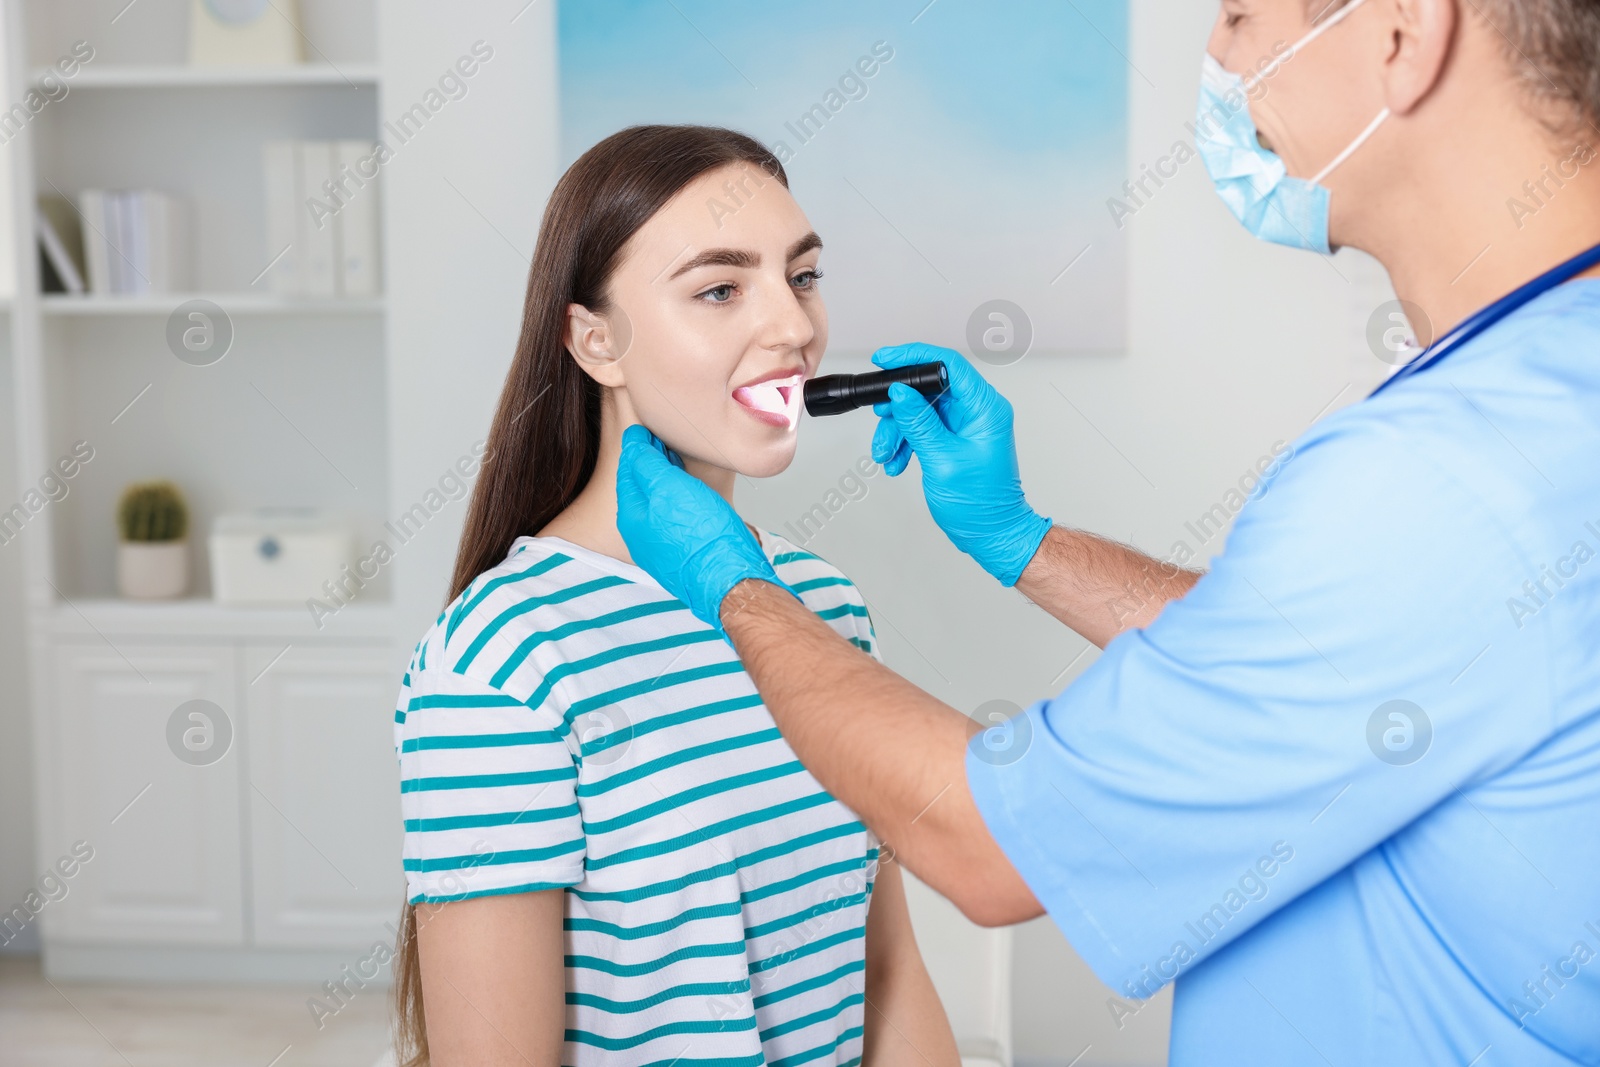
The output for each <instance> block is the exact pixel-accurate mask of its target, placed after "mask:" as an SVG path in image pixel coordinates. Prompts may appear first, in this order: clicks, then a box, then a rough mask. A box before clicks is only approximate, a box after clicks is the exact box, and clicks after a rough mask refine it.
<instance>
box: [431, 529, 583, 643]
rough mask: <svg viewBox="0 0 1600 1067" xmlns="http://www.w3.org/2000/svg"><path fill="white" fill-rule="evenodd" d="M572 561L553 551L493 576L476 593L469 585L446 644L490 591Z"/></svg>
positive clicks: (454, 615)
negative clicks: (519, 567)
mask: <svg viewBox="0 0 1600 1067" xmlns="http://www.w3.org/2000/svg"><path fill="white" fill-rule="evenodd" d="M571 562H572V557H571V556H564V555H562V554H561V553H559V552H553V553H551V554H550V555H549V556H548V557H546V558H545V559H542V560H540V561H539V562H538V563H535V564H533V565H532V566H531V567H527V568H525V569H523V570H520V571H517V572H515V573H513V574H503V575H501V576H500V577H498V578H491V579H490V580H489V581H487V582H485V583H483V586H482V587H481V588H480V589H479V590H478V591H477V592H476V593H474V592H473V591H472V586H470V585H468V586H467V588H466V589H465V590H464V591H463V594H462V596H461V597H460V598H459V603H458V604H457V605H456V610H455V613H454V614H452V615H451V616H450V624H449V625H448V626H446V627H445V630H444V640H445V644H447V645H448V644H449V643H450V638H452V637H454V636H455V632H456V627H457V626H459V625H461V620H462V619H463V618H465V617H466V615H467V613H468V612H470V611H472V609H473V608H476V607H477V606H478V605H479V604H482V603H483V601H484V598H485V597H487V596H488V595H489V594H490V593H492V592H494V591H495V590H496V589H499V588H500V587H501V586H504V585H510V584H511V583H512V582H522V581H527V580H528V579H529V578H537V577H539V576H540V575H542V574H547V573H549V572H550V571H553V570H555V569H556V568H557V567H559V566H561V565H562V564H563V563H571ZM442 617H443V616H441V618H442ZM436 625H437V624H436Z"/></svg>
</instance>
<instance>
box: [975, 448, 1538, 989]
mask: <svg viewBox="0 0 1600 1067" xmlns="http://www.w3.org/2000/svg"><path fill="white" fill-rule="evenodd" d="M1328 422H1329V423H1333V422H1334V420H1333V419H1330V420H1328ZM1338 425H1339V426H1340V427H1341V429H1338V430H1334V429H1324V430H1322V432H1320V433H1317V432H1313V433H1312V434H1310V435H1308V443H1304V444H1301V445H1299V446H1298V450H1297V451H1296V452H1294V453H1292V454H1291V455H1289V456H1288V457H1287V458H1286V459H1285V460H1284V461H1283V462H1282V466H1281V469H1280V470H1279V471H1278V472H1277V473H1276V477H1275V478H1273V479H1272V480H1271V481H1270V483H1269V485H1268V488H1267V489H1266V490H1265V492H1263V493H1261V494H1260V495H1258V496H1257V497H1256V498H1255V499H1253V500H1251V501H1249V502H1248V503H1247V504H1246V505H1245V506H1244V508H1243V511H1242V512H1241V513H1240V514H1239V516H1238V518H1237V521H1236V524H1235V527H1234V530H1233V532H1232V534H1231V535H1230V537H1229V539H1228V542H1227V547H1226V551H1225V552H1224V553H1223V555H1221V556H1220V557H1219V558H1218V559H1217V560H1216V562H1215V565H1214V567H1213V569H1212V570H1211V572H1210V573H1209V574H1207V575H1206V576H1205V577H1203V578H1202V579H1201V580H1200V582H1199V583H1198V584H1197V585H1196V586H1195V587H1194V589H1193V590H1192V591H1191V592H1190V593H1189V595H1188V596H1187V597H1185V598H1184V599H1182V600H1180V601H1176V602H1172V603H1169V604H1167V605H1166V607H1165V608H1164V610H1163V611H1162V612H1161V614H1160V616H1159V617H1158V618H1157V619H1156V620H1155V621H1154V622H1153V623H1152V624H1150V625H1149V626H1148V627H1146V628H1144V629H1143V630H1131V631H1128V632H1125V633H1123V634H1121V635H1119V636H1118V637H1117V638H1116V639H1114V640H1113V641H1111V642H1110V644H1109V645H1108V646H1107V647H1106V649H1105V651H1104V652H1103V653H1102V654H1101V656H1100V658H1099V659H1098V660H1097V661H1096V662H1095V663H1093V664H1092V665H1091V666H1090V667H1089V668H1088V669H1087V670H1086V671H1085V672H1084V673H1083V674H1082V675H1081V676H1080V677H1079V678H1078V680H1077V681H1076V682H1074V683H1073V684H1072V685H1071V686H1070V687H1069V688H1068V689H1067V690H1066V691H1065V692H1063V693H1061V694H1060V695H1059V696H1057V697H1055V698H1053V699H1050V700H1042V701H1039V702H1037V703H1036V704H1034V705H1033V706H1032V707H1030V708H1029V709H1028V710H1027V712H1026V718H1027V722H1026V727H1025V728H1026V730H1027V731H1028V736H1027V737H1026V743H1025V744H1023V745H1016V746H1013V747H1012V748H1010V749H1007V750H1006V751H1005V752H1002V753H999V754H996V753H995V752H993V751H988V750H985V749H983V748H981V747H979V746H977V745H974V746H973V747H970V748H969V750H968V756H967V776H968V781H969V784H970V786H971V788H972V791H973V794H974V797H975V799H976V800H977V803H978V807H979V809H980V811H981V812H982V814H983V817H984V820H985V822H986V823H987V824H988V826H989V828H990V830H991V832H992V833H993V834H994V835H995V838H996V840H997V841H998V842H999V844H1000V845H1001V847H1002V849H1003V850H1004V851H1005V852H1006V854H1007V856H1008V857H1010V859H1011V860H1012V862H1013V863H1014V864H1015V865H1016V867H1017V869H1018V870H1019V872H1020V873H1021V874H1022V876H1023V878H1024V879H1025V881H1026V882H1027V883H1028V885H1029V886H1030V888H1031V889H1032V890H1033V891H1034V894H1035V895H1036V896H1037V897H1038V898H1039V900H1040V902H1041V903H1043V904H1044V906H1045V907H1046V909H1047V910H1048V911H1049V913H1050V915H1051V917H1052V918H1053V920H1054V921H1055V922H1056V923H1057V925H1058V926H1060V927H1061V928H1062V930H1063V931H1064V932H1065V933H1066V935H1067V937H1068V939H1069V940H1070V941H1071V942H1072V944H1073V946H1074V947H1075V948H1076V949H1077V950H1078V952H1079V953H1080V954H1081V955H1082V956H1083V957H1084V958H1085V959H1086V960H1087V961H1088V962H1089V964H1090V965H1091V967H1093V969H1094V970H1095V972H1096V973H1097V974H1098V975H1099V977H1100V978H1101V980H1102V981H1104V982H1106V983H1107V984H1108V985H1110V986H1112V987H1113V988H1114V989H1117V990H1118V991H1121V992H1126V993H1128V994H1129V995H1133V996H1141V997H1142V996H1147V995H1149V994H1150V993H1153V992H1155V990H1156V989H1157V988H1159V987H1160V985H1162V984H1164V983H1165V982H1166V981H1168V980H1170V979H1171V978H1173V977H1175V976H1176V975H1177V974H1178V973H1179V972H1180V971H1182V970H1183V969H1185V968H1186V967H1187V966H1189V965H1190V964H1191V963H1193V962H1196V961H1198V960H1201V959H1204V958H1206V957H1207V956H1209V955H1210V954H1211V953H1213V952H1215V951H1216V950H1217V949H1218V948H1220V947H1221V946H1223V945H1225V944H1227V943H1229V942H1231V941H1232V940H1234V939H1235V938H1237V937H1238V936H1239V934H1241V933H1243V932H1244V931H1246V930H1248V929H1250V928H1251V927H1253V926H1255V925H1256V924H1258V923H1260V922H1261V921H1262V920H1263V919H1265V918H1267V917H1268V916H1270V915H1272V914H1273V912H1275V911H1276V910H1277V909H1279V908H1281V907H1283V906H1284V905H1285V904H1287V903H1288V902H1290V901H1292V900H1294V899H1295V898H1296V897H1297V896H1298V895H1300V894H1302V893H1304V892H1306V891H1307V890H1309V889H1311V888H1312V887H1314V886H1316V885H1317V884H1318V883H1320V882H1322V881H1323V880H1324V879H1326V878H1328V877H1329V876H1330V875H1333V874H1334V873H1336V872H1338V871H1340V870H1342V869H1343V868H1344V867H1346V866H1347V865H1348V864H1350V863H1351V861H1352V860H1354V859H1356V858H1357V857H1359V856H1361V855H1363V854H1364V853H1366V852H1368V851H1370V850H1371V849H1373V848H1374V847H1375V846H1378V845H1379V844H1380V843H1382V842H1383V841H1384V840H1385V839H1386V838H1388V837H1390V836H1391V835H1392V834H1394V833H1395V832H1396V831H1397V830H1399V829H1401V828H1402V827H1404V826H1405V825H1406V824H1407V823H1408V822H1410V821H1411V820H1413V819H1415V818H1417V817H1418V816H1419V815H1421V814H1423V813H1425V812H1427V811H1428V810H1429V809H1430V808H1432V807H1433V806H1434V805H1435V804H1437V803H1439V802H1440V801H1441V800H1442V799H1444V798H1446V797H1449V796H1451V795H1452V794H1453V792H1454V791H1455V790H1456V789H1457V788H1458V787H1460V788H1467V787H1468V786H1467V783H1470V782H1472V781H1474V780H1475V779H1481V778H1483V777H1485V776H1487V775H1489V774H1492V773H1494V772H1495V771H1497V770H1500V769H1502V768H1504V767H1506V766H1509V765H1510V764H1511V763H1513V762H1515V761H1516V760H1517V759H1519V758H1520V757H1521V756H1522V755H1523V754H1525V753H1526V752H1528V751H1530V750H1531V749H1532V748H1533V747H1535V746H1536V745H1537V744H1538V743H1539V742H1540V741H1541V740H1543V739H1544V738H1545V737H1547V736H1549V734H1550V732H1551V730H1552V714H1551V710H1550V709H1551V706H1552V701H1551V695H1550V690H1549V685H1550V683H1549V676H1550V662H1549V658H1550V652H1549V647H1548V645H1547V643H1546V642H1545V641H1544V640H1542V639H1541V637H1540V636H1539V635H1537V634H1533V633H1527V634H1520V635H1519V634H1517V633H1515V631H1514V629H1513V628H1512V627H1511V625H1510V623H1509V621H1508V619H1507V615H1506V606H1505V598H1506V596H1507V595H1509V594H1510V593H1511V592H1514V591H1515V590H1517V589H1518V588H1519V587H1520V585H1521V583H1522V582H1523V580H1524V578H1525V576H1526V573H1527V570H1526V568H1527V564H1526V562H1525V561H1524V560H1523V559H1522V558H1521V555H1520V554H1519V552H1518V551H1517V549H1516V547H1515V545H1514V544H1513V540H1512V538H1511V536H1510V535H1509V534H1508V533H1507V532H1506V529H1505V528H1504V526H1503V525H1502V522H1501V519H1500V518H1499V517H1498V516H1497V515H1496V514H1494V513H1493V512H1492V511H1491V510H1490V509H1489V508H1487V507H1486V506H1485V505H1484V504H1483V502H1482V501H1481V500H1480V499H1479V497H1478V495H1477V494H1475V493H1474V492H1473V491H1471V490H1470V489H1469V488H1468V487H1466V486H1463V485H1462V484H1460V482H1459V481H1457V480H1456V479H1455V478H1454V477H1452V476H1451V475H1450V474H1449V473H1448V472H1446V471H1445V470H1443V469H1441V468H1440V467H1439V466H1437V465H1436V464H1433V463H1431V462H1430V461H1429V460H1427V459H1426V458H1423V457H1421V456H1420V455H1417V454H1415V453H1414V452H1408V450H1407V449H1405V448H1403V447H1401V445H1400V435H1398V434H1397V433H1393V432H1391V431H1387V430H1385V429H1384V428H1383V426H1382V425H1381V424H1378V423H1375V422H1371V421H1368V422H1359V421H1356V420H1344V421H1342V422H1340V423H1338ZM1017 729H1018V730H1019V731H1020V730H1022V729H1024V724H1022V723H1021V722H1019V723H1017ZM1308 965H1310V966H1314V965H1315V963H1314V961H1308Z"/></svg>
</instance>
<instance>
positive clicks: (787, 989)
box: [750, 959, 867, 1008]
mask: <svg viewBox="0 0 1600 1067" xmlns="http://www.w3.org/2000/svg"><path fill="white" fill-rule="evenodd" d="M866 972H867V961H866V960H864V959H862V960H852V961H851V962H849V963H846V964H843V965H842V966H839V967H835V968H834V969H833V970H831V971H829V972H828V973H827V974H819V975H815V976H813V977H811V978H807V979H806V980H805V981H803V982H796V983H794V984H793V985H786V986H784V987H783V988H782V989H774V990H773V991H772V992H770V993H763V994H761V995H760V996H759V997H752V998H751V1000H750V1004H751V1006H752V1007H756V1008H764V1007H766V1006H767V1005H769V1004H776V1003H777V1002H778V1001H780V1000H788V999H789V998H790V997H794V996H799V995H800V994H801V993H809V992H810V991H811V990H813V989H821V988H822V987H823V986H825V985H832V984H833V983H834V982H837V981H838V980H839V979H841V978H847V977H849V976H850V975H852V974H860V975H863V976H865V974H866Z"/></svg>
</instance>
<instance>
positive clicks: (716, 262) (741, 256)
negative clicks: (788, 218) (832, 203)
mask: <svg viewBox="0 0 1600 1067" xmlns="http://www.w3.org/2000/svg"><path fill="white" fill-rule="evenodd" d="M821 247H822V238H820V237H818V236H817V231H815V230H812V231H811V232H810V233H808V234H806V235H805V236H804V237H802V238H800V239H799V240H798V241H796V242H795V243H794V244H792V245H790V246H789V252H788V255H787V257H786V258H785V260H784V261H785V262H791V261H793V260H796V259H799V258H800V257H801V256H803V255H805V254H806V253H807V252H809V251H811V250H812V249H813V248H821ZM759 266H761V253H759V252H752V251H750V250H749V249H746V248H708V249H706V250H705V251H704V252H700V253H699V254H697V255H694V256H691V257H690V258H689V259H688V260H686V261H685V262H684V264H683V265H682V266H680V267H679V268H678V269H677V270H675V271H673V272H672V273H671V274H670V275H669V276H668V277H667V280H668V281H671V280H672V279H673V278H676V277H678V276H679V275H680V274H687V273H689V272H690V271H692V270H694V269H695V268H697V267H742V268H744V269H746V270H754V269H755V268H756V267H759Z"/></svg>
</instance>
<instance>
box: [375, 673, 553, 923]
mask: <svg viewBox="0 0 1600 1067" xmlns="http://www.w3.org/2000/svg"><path fill="white" fill-rule="evenodd" d="M560 725H561V720H560V717H559V716H558V715H557V714H556V713H555V712H554V711H552V710H551V709H549V708H537V709H536V708H530V707H529V706H528V705H527V704H524V703H523V702H521V701H519V700H517V699H516V698H514V697H512V696H510V695H508V694H506V693H503V692H501V691H500V690H499V689H497V688H495V687H494V686H491V685H488V684H486V683H483V682H479V681H475V680H473V679H471V678H469V677H467V676H465V675H461V674H457V673H455V672H453V671H451V670H448V669H444V668H428V669H424V670H420V671H413V672H412V673H411V674H410V675H409V677H408V679H407V683H406V686H405V687H404V689H403V690H402V693H401V706H400V707H398V708H396V712H395V740H396V747H397V750H398V755H399V758H400V807H401V812H402V814H403V816H404V819H405V847H404V856H405V874H406V883H407V899H408V900H409V901H410V902H411V903H413V904H415V903H419V902H428V903H441V902H445V901H451V900H464V899H467V898H469V897H479V896H491V895H496V894H502V893H524V892H534V891H538V890H543V889H556V888H561V887H565V886H570V885H576V884H577V883H578V882H579V881H580V880H581V879H582V877H583V859H584V835H583V827H582V824H581V822H580V819H579V815H578V805H577V799H576V783H577V766H576V763H575V762H574V760H573V756H572V753H571V750H569V749H568V748H567V745H566V743H565V741H564V739H563V736H562V732H561V731H560V730H559V727H560Z"/></svg>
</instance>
